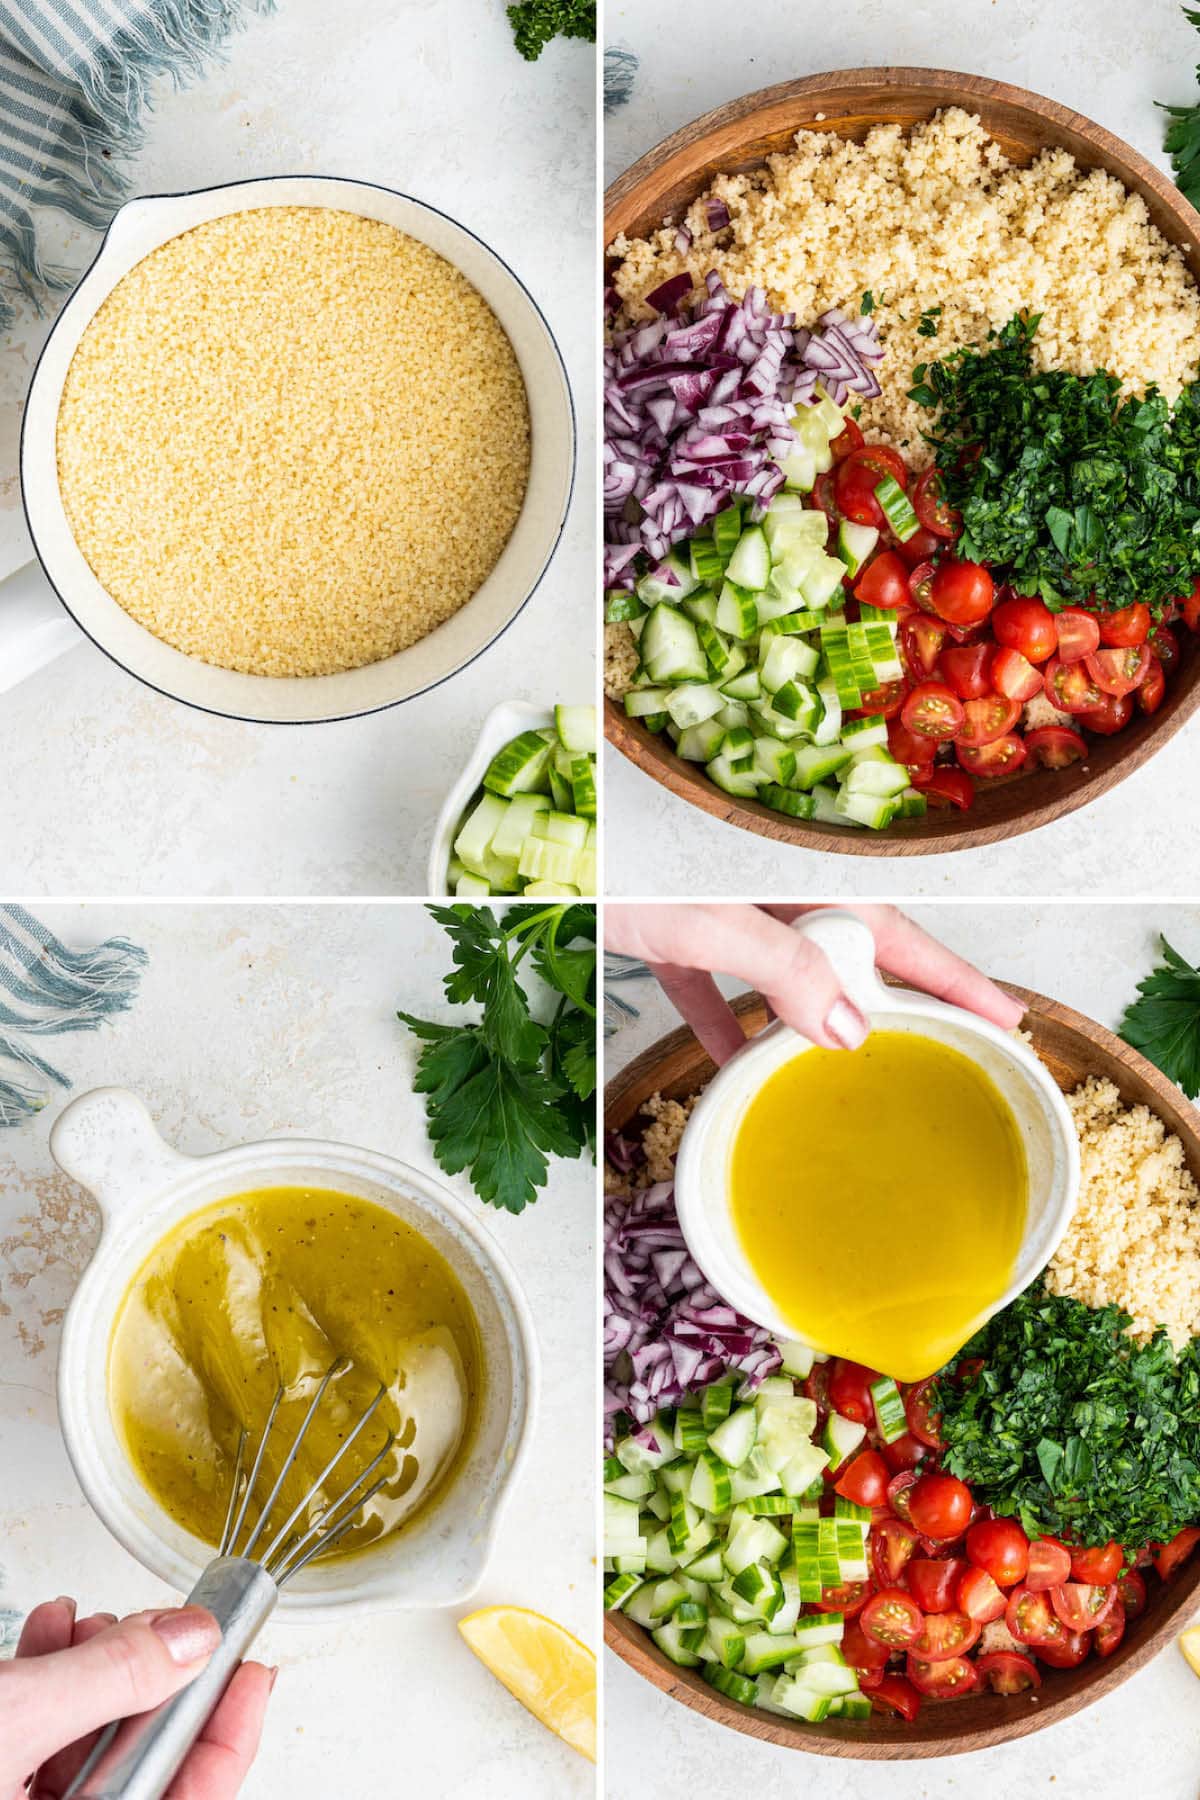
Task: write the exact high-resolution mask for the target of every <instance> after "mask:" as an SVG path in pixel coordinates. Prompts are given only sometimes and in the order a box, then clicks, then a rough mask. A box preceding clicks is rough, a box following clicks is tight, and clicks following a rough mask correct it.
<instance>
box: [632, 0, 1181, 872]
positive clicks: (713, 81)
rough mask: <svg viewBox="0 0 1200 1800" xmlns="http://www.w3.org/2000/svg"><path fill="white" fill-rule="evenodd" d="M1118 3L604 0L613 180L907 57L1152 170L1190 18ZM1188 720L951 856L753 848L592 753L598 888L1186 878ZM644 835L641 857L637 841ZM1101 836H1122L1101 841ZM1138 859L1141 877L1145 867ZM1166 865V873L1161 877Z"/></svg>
mask: <svg viewBox="0 0 1200 1800" xmlns="http://www.w3.org/2000/svg"><path fill="white" fill-rule="evenodd" d="M1129 19H1130V15H1129V10H1128V8H1127V7H1124V6H1122V5H1120V4H1119V3H1118V0H1060V3H1059V4H1058V5H1055V6H1050V7H1047V6H1044V5H1041V4H1039V3H1038V0H955V3H954V4H951V3H950V0H940V3H931V0H914V3H913V4H911V5H901V6H896V5H889V4H885V0H842V3H841V4H840V5H837V6H825V7H821V6H805V7H803V8H797V7H794V6H786V5H779V4H774V5H768V6H765V7H759V8H757V9H756V10H755V11H754V12H753V13H752V14H751V16H750V20H749V23H748V25H745V26H744V25H742V24H739V23H735V21H734V18H733V16H732V15H731V13H730V9H729V7H728V5H726V4H723V0H693V4H692V5H691V6H690V7H689V8H688V11H687V18H686V23H683V22H681V19H680V15H679V10H678V8H677V7H674V6H666V5H664V4H662V0H609V4H608V7H607V13H606V21H607V23H606V29H605V36H606V41H607V42H608V43H610V44H621V45H626V46H628V48H630V49H632V50H633V51H635V52H636V53H637V55H638V56H639V57H640V58H641V67H640V69H639V71H638V76H637V81H636V84H635V87H634V91H633V98H632V100H631V101H630V102H629V103H628V105H626V106H624V107H621V108H620V109H619V110H618V111H616V112H615V113H612V114H610V115H609V117H608V119H607V120H606V122H605V125H606V130H605V165H606V178H607V179H608V180H610V181H611V180H613V179H615V178H616V176H618V175H619V174H620V173H621V172H622V170H623V169H626V168H628V166H629V165H630V163H632V162H635V161H636V160H637V158H638V157H639V156H642V155H644V154H645V152H646V151H647V150H649V149H651V148H652V147H653V145H655V144H656V143H658V142H659V141H660V139H662V138H664V137H666V136H667V135H668V133H670V132H672V131H676V130H678V129H679V128H680V126H682V125H686V124H687V123H688V121H689V120H691V119H694V118H697V117H698V116H699V115H700V114H702V113H705V112H708V111H709V110H710V109H711V108H712V107H714V106H720V105H721V104H722V103H724V102H725V101H727V100H733V99H735V98H737V97H738V96H739V95H741V94H745V93H750V92H753V90H754V89H756V88H760V87H768V86H770V85H771V84H772V83H774V82H778V81H787V80H789V79H791V78H793V77H796V76H800V75H810V74H816V73H817V72H818V71H820V70H822V69H846V68H857V67H859V66H862V65H867V64H881V63H894V64H908V65H914V66H917V67H925V68H935V67H936V68H944V69H957V70H962V71H965V72H967V73H969V74H977V75H990V76H993V77H994V78H996V79H997V80H1001V81H1011V82H1013V83H1014V84H1016V85H1017V86H1020V87H1026V88H1031V89H1033V91H1034V92H1036V93H1041V94H1047V95H1049V96H1050V98H1052V99H1054V100H1059V101H1062V102H1063V103H1064V104H1066V105H1068V106H1072V107H1075V108H1076V109H1077V110H1078V111H1080V112H1082V113H1085V114H1086V115H1087V116H1088V117H1089V118H1092V119H1095V120H1097V121H1098V123H1100V124H1102V125H1105V126H1107V127H1108V128H1109V130H1111V131H1114V132H1116V133H1117V135H1118V136H1119V137H1121V138H1124V139H1125V141H1126V142H1127V143H1130V144H1133V145H1134V146H1135V147H1136V148H1137V149H1138V150H1140V151H1142V153H1143V154H1144V155H1146V156H1148V157H1150V158H1151V160H1152V161H1154V162H1156V163H1158V165H1159V166H1160V167H1161V168H1164V169H1165V168H1167V166H1168V165H1167V162H1166V159H1165V158H1164V157H1163V155H1162V152H1161V144H1162V124H1163V115H1162V114H1161V113H1160V112H1157V111H1156V110H1155V107H1154V101H1155V100H1172V99H1174V100H1186V99H1188V97H1189V96H1190V95H1191V94H1192V93H1193V92H1194V87H1195V82H1194V79H1193V76H1192V69H1193V66H1194V64H1195V62H1196V58H1197V38H1196V34H1195V32H1194V31H1193V30H1192V28H1191V27H1190V26H1189V25H1188V23H1187V21H1186V20H1185V19H1184V17H1183V15H1182V13H1181V12H1180V10H1179V7H1178V6H1176V5H1175V4H1174V3H1173V0H1150V4H1148V5H1145V6H1142V7H1140V8H1139V9H1138V11H1137V28H1136V30H1135V31H1133V32H1131V31H1130V29H1129ZM1198 729H1200V728H1198V727H1197V726H1196V724H1195V722H1194V721H1193V723H1192V725H1191V727H1190V728H1187V729H1185V730H1184V731H1183V732H1182V733H1181V734H1180V735H1179V736H1178V737H1176V738H1175V739H1174V741H1173V742H1172V743H1170V744H1168V745H1167V746H1166V748H1165V749H1163V750H1161V751H1160V752H1159V753H1158V754H1157V755H1156V756H1155V757H1154V759H1153V761H1152V762H1151V763H1149V764H1147V765H1146V767H1144V768H1143V769H1141V770H1139V771H1138V773H1137V774H1135V775H1131V776H1130V778H1129V780H1128V781H1127V782H1125V783H1124V784H1123V786H1121V787H1119V788H1117V789H1116V790H1115V791H1114V792H1113V793H1110V794H1108V795H1106V796H1105V797H1104V798H1103V799H1101V800H1097V801H1096V802H1095V803H1094V804H1093V805H1091V806H1089V807H1087V808H1086V809H1085V810H1084V811H1082V812H1078V813H1075V814H1073V815H1072V816H1071V817H1070V818H1067V819H1062V820H1059V821H1058V822H1057V823H1056V824H1054V825H1048V826H1045V827H1043V828H1042V830H1040V831H1036V832H1031V833H1029V834H1028V835H1027V836H1025V837H1022V838H1016V839H1014V840H1012V841H1011V842H1009V843H1007V844H1000V845H997V846H993V847H990V848H987V849H983V850H970V851H960V852H958V853H957V854H955V855H948V856H947V855H944V856H914V857H904V858H885V857H855V856H832V855H824V854H818V853H816V852H812V851H803V850H796V849H794V848H792V847H791V846H789V845H778V844H771V843H769V842H768V841H767V840H766V839H764V838H759V837H755V836H754V835H753V834H751V833H750V832H744V831H738V830H736V829H734V828H733V827H732V826H727V825H722V824H720V823H718V822H717V821H716V820H714V819H710V818H709V817H708V816H707V815H706V814H704V813H702V812H700V811H699V809H698V808H696V807H693V806H689V805H688V804H687V803H686V802H685V801H683V800H679V799H676V798H675V797H674V796H673V795H671V794H669V793H667V791H666V789H665V788H662V787H660V786H659V785H658V784H657V783H656V782H654V781H652V780H651V778H650V777H649V776H648V775H643V774H642V773H641V771H640V770H638V769H635V768H634V767H633V765H632V764H631V763H628V762H626V760H625V758H624V757H621V756H619V755H617V753H616V752H615V751H611V750H610V751H609V752H608V754H607V773H608V788H607V793H608V815H609V819H610V821H611V826H610V830H609V833H608V858H607V876H606V881H607V887H608V891H609V892H610V893H613V894H619V893H644V892H645V891H646V888H647V885H649V886H650V888H651V890H652V891H653V892H656V893H663V894H697V893H700V894H760V895H770V894H777V895H789V894H795V893H799V892H803V891H805V890H806V889H813V888H815V889H816V890H817V891H818V892H821V893H837V894H864V895H892V894H897V893H900V894H921V895H930V896H933V897H937V896H939V895H944V894H951V893H953V894H956V895H966V894H973V895H980V896H986V895H988V894H994V893H1002V894H1030V895H1041V894H1053V893H1060V892H1062V891H1063V890H1064V888H1070V889H1072V890H1078V891H1079V892H1081V893H1110V894H1137V893H1140V892H1142V891H1144V890H1145V889H1146V888H1147V887H1148V886H1151V885H1162V884H1165V885H1166V886H1167V887H1168V889H1169V891H1170V892H1172V893H1177V894H1186V893H1189V892H1194V891H1195V890H1196V888H1197V885H1198V883H1200V838H1197V837H1196V836H1195V835H1194V834H1193V835H1192V836H1191V837H1190V838H1186V837H1183V836H1181V834H1180V833H1179V830H1178V820H1179V817H1180V815H1181V813H1183V812H1186V810H1187V809H1188V808H1189V807H1190V802H1191V791H1192V771H1193V765H1194V761H1195V755H1196V744H1197V730H1198ZM648 840H649V841H652V842H653V844H654V856H653V862H652V863H651V864H649V866H648V862H647V858H646V855H645V845H646V843H647V841H648ZM1114 845H1123V846H1125V847H1126V849H1125V853H1124V854H1120V855H1114V854H1113V846H1114ZM1152 870H1153V871H1156V872H1158V873H1157V880H1156V879H1155V876H1152V875H1151V873H1150V871H1152ZM1167 871H1169V873H1167Z"/></svg>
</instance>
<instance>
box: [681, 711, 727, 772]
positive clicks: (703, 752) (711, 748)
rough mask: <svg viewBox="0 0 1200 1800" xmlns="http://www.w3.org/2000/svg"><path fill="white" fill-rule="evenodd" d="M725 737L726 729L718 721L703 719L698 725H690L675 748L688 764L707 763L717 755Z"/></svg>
mask: <svg viewBox="0 0 1200 1800" xmlns="http://www.w3.org/2000/svg"><path fill="white" fill-rule="evenodd" d="M725 735H726V732H725V727H724V726H723V725H722V724H721V723H720V721H719V720H718V719H715V718H713V719H702V720H701V721H700V723H699V724H698V725H689V726H688V728H687V729H686V731H684V732H682V733H681V735H680V738H679V742H678V743H677V744H676V746H675V752H676V755H678V756H682V757H684V758H685V760H686V761H688V762H707V761H708V760H709V758H710V757H712V756H715V755H716V754H717V751H718V750H719V749H720V747H721V742H722V740H723V739H724V737H725Z"/></svg>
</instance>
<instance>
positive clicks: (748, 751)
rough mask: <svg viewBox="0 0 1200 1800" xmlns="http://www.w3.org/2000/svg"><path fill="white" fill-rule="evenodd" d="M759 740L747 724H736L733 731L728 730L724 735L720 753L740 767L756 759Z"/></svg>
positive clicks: (719, 748) (719, 747)
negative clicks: (755, 750) (756, 746)
mask: <svg viewBox="0 0 1200 1800" xmlns="http://www.w3.org/2000/svg"><path fill="white" fill-rule="evenodd" d="M757 742H758V739H757V738H756V737H755V735H754V733H753V732H752V731H750V730H749V729H748V728H747V727H746V726H745V725H735V726H734V727H733V730H732V731H727V732H725V733H724V735H723V736H722V738H721V742H720V744H719V745H718V754H720V755H723V756H725V757H727V758H728V760H729V761H730V762H731V763H733V764H734V766H735V767H736V768H740V767H741V766H742V765H743V764H744V763H750V762H753V761H754V746H755V744H756V743H757Z"/></svg>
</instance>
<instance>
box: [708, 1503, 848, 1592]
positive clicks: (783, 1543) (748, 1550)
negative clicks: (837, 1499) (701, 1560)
mask: <svg viewBox="0 0 1200 1800" xmlns="http://www.w3.org/2000/svg"><path fill="white" fill-rule="evenodd" d="M831 1522H832V1521H831ZM787 1547H788V1540H787V1539H786V1538H785V1537H784V1535H783V1533H782V1532H781V1531H776V1529H775V1527H774V1526H773V1525H772V1524H771V1522H770V1520H769V1519H755V1518H750V1517H749V1516H744V1517H741V1518H739V1519H738V1521H737V1524H736V1525H735V1526H734V1527H733V1529H732V1531H731V1532H730V1534H729V1536H728V1537H727V1538H726V1540H725V1545H724V1548H723V1549H722V1551H721V1555H722V1556H723V1558H724V1560H725V1567H726V1568H727V1569H728V1570H729V1573H730V1575H732V1576H733V1577H734V1578H735V1579H736V1577H737V1576H739V1575H740V1574H741V1572H742V1570H743V1569H746V1568H749V1566H750V1564H751V1563H752V1562H766V1563H777V1562H778V1561H779V1559H780V1557H781V1556H782V1555H783V1553H784V1551H785V1550H786V1549H787Z"/></svg>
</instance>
